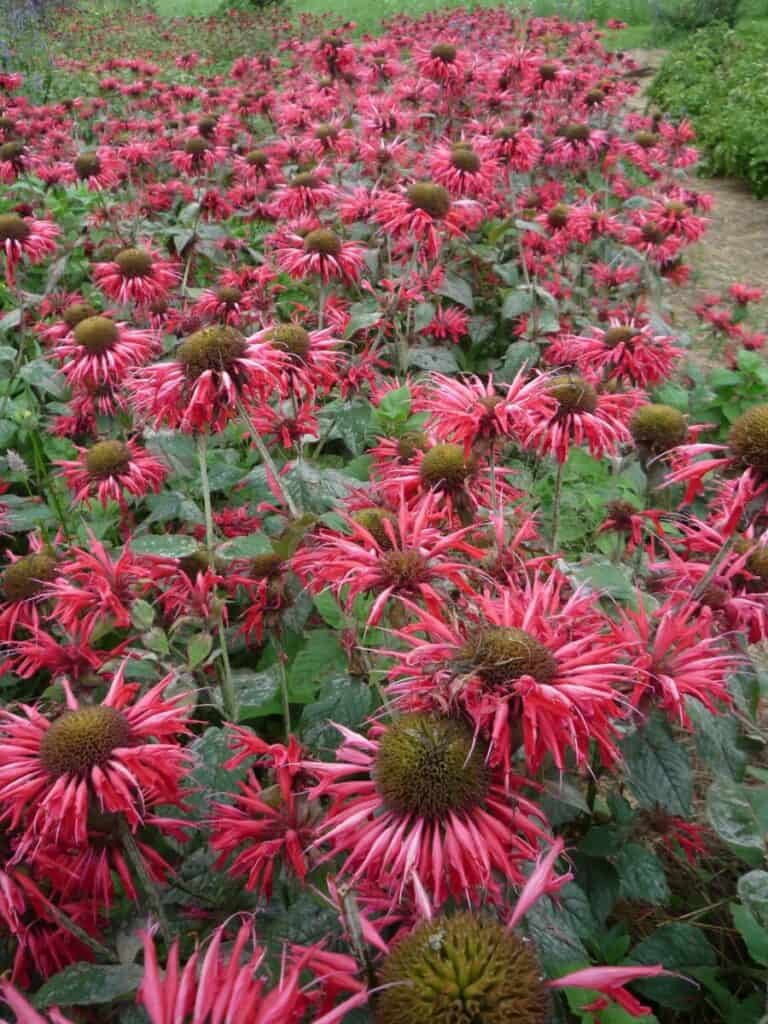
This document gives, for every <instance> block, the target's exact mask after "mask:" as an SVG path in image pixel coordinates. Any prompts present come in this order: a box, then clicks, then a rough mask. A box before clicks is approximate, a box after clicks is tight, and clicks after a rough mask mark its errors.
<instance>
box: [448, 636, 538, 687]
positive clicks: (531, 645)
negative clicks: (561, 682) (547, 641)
mask: <svg viewBox="0 0 768 1024" xmlns="http://www.w3.org/2000/svg"><path fill="white" fill-rule="evenodd" d="M459 658H460V659H461V660H462V661H467V662H469V664H470V665H471V667H472V669H473V670H474V671H475V672H476V673H477V674H478V675H479V676H481V677H482V678H483V679H485V680H486V681H487V682H489V683H492V684H494V685H502V684H504V683H510V682H514V681H515V680H516V679H521V678H522V677H523V676H533V678H534V679H535V680H536V682H537V683H541V684H542V685H546V684H548V683H551V682H552V681H553V680H554V679H555V677H556V675H557V658H556V657H555V656H554V654H552V652H551V651H550V650H549V649H548V648H547V647H545V646H544V644H542V643H540V642H539V641H538V640H537V639H536V637H534V636H531V634H530V633H526V631H525V630H524V629H517V628H516V627H515V626H487V627H486V628H485V629H481V630H480V631H479V632H478V633H476V634H475V635H474V636H473V637H471V639H469V640H468V641H467V642H466V643H465V644H464V646H463V647H462V648H461V650H460V651H459Z"/></svg>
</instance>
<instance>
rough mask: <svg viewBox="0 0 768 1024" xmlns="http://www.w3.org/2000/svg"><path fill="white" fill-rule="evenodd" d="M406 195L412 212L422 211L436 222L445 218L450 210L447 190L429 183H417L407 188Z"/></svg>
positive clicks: (449, 198)
mask: <svg viewBox="0 0 768 1024" xmlns="http://www.w3.org/2000/svg"><path fill="white" fill-rule="evenodd" d="M406 195H407V196H408V202H409V203H410V204H411V206H412V207H413V208H414V210H423V211H424V213H428V214H429V215H430V217H434V218H435V219H436V220H441V219H442V218H443V217H445V216H446V215H447V214H448V211H449V210H450V208H451V197H450V195H449V194H448V189H445V188H443V186H442V185H435V184H434V183H433V182H431V181H417V182H416V183H415V184H413V185H410V186H409V188H408V191H407V193H406Z"/></svg>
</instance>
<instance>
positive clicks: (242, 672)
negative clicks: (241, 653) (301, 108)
mask: <svg viewBox="0 0 768 1024" xmlns="http://www.w3.org/2000/svg"><path fill="white" fill-rule="evenodd" d="M232 684H233V686H234V688H235V694H236V696H237V704H238V721H240V722H243V721H246V720H247V719H250V718H263V717H265V716H266V715H271V714H276V713H279V712H280V710H281V705H280V702H279V700H276V696H277V693H278V690H279V689H280V671H279V669H278V668H277V666H274V667H272V668H268V669H265V670H264V671H263V672H254V671H253V670H252V669H248V668H237V669H233V670H232Z"/></svg>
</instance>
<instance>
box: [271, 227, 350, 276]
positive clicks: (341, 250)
mask: <svg viewBox="0 0 768 1024" xmlns="http://www.w3.org/2000/svg"><path fill="white" fill-rule="evenodd" d="M275 258H276V260H277V265H278V266H279V267H280V269H281V270H284V271H286V273H288V274H290V276H291V277H293V278H297V279H299V280H301V279H305V278H308V277H319V278H320V280H321V281H322V282H323V284H328V282H329V281H332V280H338V281H343V282H346V283H347V284H354V283H355V282H356V281H358V280H359V278H360V275H361V273H362V270H363V268H364V266H365V259H364V250H363V247H362V246H361V245H358V244H357V243H356V242H347V241H345V240H343V239H341V238H339V236H338V235H337V234H336V233H335V232H334V231H331V229H330V228H324V227H317V228H314V229H313V230H311V231H308V232H307V234H305V235H303V236H302V235H297V234H293V233H291V232H286V233H284V234H282V235H281V236H279V238H278V240H277V244H276V246H275Z"/></svg>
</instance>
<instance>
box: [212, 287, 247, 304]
mask: <svg viewBox="0 0 768 1024" xmlns="http://www.w3.org/2000/svg"><path fill="white" fill-rule="evenodd" d="M242 297H243V293H242V292H241V291H240V289H239V288H230V287H228V286H226V285H225V286H224V287H223V288H219V290H218V291H217V292H216V298H217V299H218V301H219V302H224V303H226V305H228V306H236V305H237V303H238V302H240V300H241V299H242Z"/></svg>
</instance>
